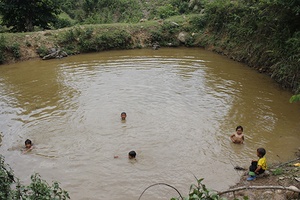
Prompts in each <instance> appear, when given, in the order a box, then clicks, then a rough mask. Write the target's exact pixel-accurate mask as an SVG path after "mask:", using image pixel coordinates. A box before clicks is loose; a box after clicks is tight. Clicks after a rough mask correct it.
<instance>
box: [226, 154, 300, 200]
mask: <svg viewBox="0 0 300 200" xmlns="http://www.w3.org/2000/svg"><path fill="white" fill-rule="evenodd" d="M295 154H296V158H295V159H294V160H291V161H289V162H286V163H281V164H279V163H274V164H272V165H270V166H269V169H268V171H267V173H266V174H265V175H264V176H261V177H258V178H256V179H255V180H254V181H247V180H246V179H247V177H248V173H247V171H245V172H244V173H243V175H242V176H241V179H240V181H239V182H238V183H237V184H236V185H234V186H232V187H231V188H230V189H235V188H246V189H243V190H238V191H235V192H229V193H226V194H223V195H222V197H226V198H227V199H229V200H234V199H245V197H248V198H247V199H248V200H291V199H300V193H297V192H293V191H289V190H285V189H279V188H280V187H291V188H294V189H298V190H300V166H298V165H297V163H300V149H299V151H298V152H296V153H295ZM295 165H296V166H295ZM255 186H260V187H264V186H266V187H268V186H279V187H277V188H276V187H274V189H251V187H255ZM247 188H248V189H247Z"/></svg>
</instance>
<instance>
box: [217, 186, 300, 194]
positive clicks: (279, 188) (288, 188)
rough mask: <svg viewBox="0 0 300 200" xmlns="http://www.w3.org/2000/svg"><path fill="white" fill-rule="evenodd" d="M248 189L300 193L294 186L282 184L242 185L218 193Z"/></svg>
mask: <svg viewBox="0 0 300 200" xmlns="http://www.w3.org/2000/svg"><path fill="white" fill-rule="evenodd" d="M248 189H255V190H259V189H277V190H289V191H293V192H298V193H300V189H298V188H296V187H295V186H289V187H283V186H243V187H238V188H233V189H230V190H226V191H223V192H219V193H218V195H222V194H226V193H229V192H236V191H239V190H248Z"/></svg>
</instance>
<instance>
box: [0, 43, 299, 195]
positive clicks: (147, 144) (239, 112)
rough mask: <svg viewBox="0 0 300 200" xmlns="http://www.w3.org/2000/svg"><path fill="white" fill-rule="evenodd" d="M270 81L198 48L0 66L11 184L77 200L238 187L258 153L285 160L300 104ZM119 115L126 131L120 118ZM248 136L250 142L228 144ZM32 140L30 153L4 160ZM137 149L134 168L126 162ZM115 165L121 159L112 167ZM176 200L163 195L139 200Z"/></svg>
mask: <svg viewBox="0 0 300 200" xmlns="http://www.w3.org/2000/svg"><path fill="white" fill-rule="evenodd" d="M290 96H291V94H290V93H289V92H286V91H282V90H281V89H280V88H279V87H278V86H277V85H276V84H275V83H274V82H272V81H271V80H270V79H269V77H266V76H265V75H262V74H258V73H257V72H256V71H254V70H252V69H249V68H248V67H245V66H243V65H241V64H239V63H235V62H233V61H231V60H228V59H226V58H224V57H222V56H219V55H215V54H213V53H211V52H207V51H204V50H201V49H186V48H182V49H160V50H159V51H152V50H147V49H143V50H130V51H109V52H102V53H98V54H88V55H79V56H74V57H69V58H66V59H62V60H51V61H29V62H23V63H19V64H15V65H8V66H2V67H1V68H0V108H1V110H0V124H1V130H0V131H1V132H3V135H4V137H3V138H2V140H3V141H2V146H1V147H0V149H1V153H2V154H3V155H5V157H6V161H7V162H8V163H9V164H10V165H11V166H12V168H13V169H14V170H15V172H16V175H17V176H19V177H20V178H21V180H23V181H24V182H28V181H29V178H30V175H31V174H32V173H34V172H39V173H40V174H41V175H42V177H44V178H45V179H47V180H48V181H49V182H51V180H59V182H61V184H62V186H63V188H65V189H66V190H68V191H69V192H70V194H71V197H72V199H116V200H120V199H128V200H131V199H137V198H138V196H139V195H140V194H141V192H142V191H143V190H144V189H145V188H146V187H148V186H149V185H151V184H153V183H158V182H164V183H168V184H171V185H173V186H175V187H176V188H178V189H179V190H180V191H182V192H183V193H184V194H185V193H187V192H188V188H189V185H190V184H191V183H194V176H193V174H195V175H196V176H197V177H199V178H200V177H203V178H205V180H204V183H205V184H206V185H208V186H209V187H211V188H214V189H216V190H223V189H226V188H227V187H228V186H229V185H232V184H234V183H235V181H237V180H238V179H239V174H238V172H236V171H234V170H233V166H235V165H241V166H245V167H247V166H248V165H249V162H250V160H252V159H255V158H256V149H257V148H258V147H261V146H262V147H265V148H266V149H267V158H268V161H270V162H276V161H286V160H288V159H289V158H291V157H292V156H293V151H294V150H295V149H296V148H297V147H298V144H299V142H300V139H299V134H298V132H299V130H300V124H299V123H298V119H299V117H300V106H299V105H298V104H289V103H288V99H289V97H290ZM123 111H126V112H127V116H128V118H127V119H126V122H125V123H124V122H122V121H121V120H120V113H121V112H123ZM237 125H243V126H244V134H245V138H246V139H245V144H244V145H235V144H232V143H231V142H230V140H229V136H230V135H231V134H232V133H233V132H234V131H235V127H236V126H237ZM27 138H30V139H32V140H33V141H34V143H35V146H36V148H35V149H34V151H32V152H31V153H30V154H26V155H21V154H20V152H19V151H8V149H11V148H13V147H20V146H21V145H23V143H24V141H25V139H27ZM130 150H136V152H137V154H138V155H137V162H133V163H132V162H130V161H129V160H128V159H127V153H128V152H129V151H130ZM114 155H119V158H118V159H114V158H113V156H114ZM171 196H177V195H176V193H173V191H171V190H170V189H168V188H165V187H163V186H158V187H157V188H153V189H150V190H149V191H147V192H146V193H145V195H144V197H143V199H145V200H147V199H170V197H171Z"/></svg>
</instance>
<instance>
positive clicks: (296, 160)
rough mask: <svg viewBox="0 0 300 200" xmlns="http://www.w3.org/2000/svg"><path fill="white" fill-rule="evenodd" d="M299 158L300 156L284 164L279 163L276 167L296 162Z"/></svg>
mask: <svg viewBox="0 0 300 200" xmlns="http://www.w3.org/2000/svg"><path fill="white" fill-rule="evenodd" d="M297 160H300V157H298V158H296V159H294V160H290V161H288V162H285V163H282V164H280V165H278V166H276V167H277V168H278V167H282V166H284V165H287V164H290V163H292V162H295V161H297Z"/></svg>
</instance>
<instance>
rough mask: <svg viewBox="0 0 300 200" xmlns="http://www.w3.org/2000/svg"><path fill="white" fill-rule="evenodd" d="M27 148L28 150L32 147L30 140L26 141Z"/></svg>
mask: <svg viewBox="0 0 300 200" xmlns="http://www.w3.org/2000/svg"><path fill="white" fill-rule="evenodd" d="M25 147H26V149H30V148H31V147H32V142H31V140H29V139H27V140H25Z"/></svg>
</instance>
